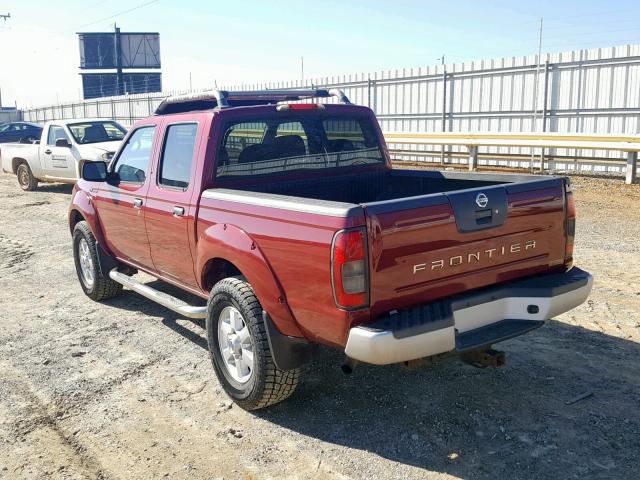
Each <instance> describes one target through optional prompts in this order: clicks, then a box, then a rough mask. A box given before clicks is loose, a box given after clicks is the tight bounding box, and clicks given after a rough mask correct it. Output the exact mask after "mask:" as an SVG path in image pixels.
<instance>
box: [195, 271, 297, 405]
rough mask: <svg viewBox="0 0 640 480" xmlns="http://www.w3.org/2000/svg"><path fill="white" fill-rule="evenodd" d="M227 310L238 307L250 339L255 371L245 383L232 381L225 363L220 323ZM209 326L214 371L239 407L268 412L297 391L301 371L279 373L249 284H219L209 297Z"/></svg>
mask: <svg viewBox="0 0 640 480" xmlns="http://www.w3.org/2000/svg"><path fill="white" fill-rule="evenodd" d="M226 307H235V308H236V309H237V310H238V311H239V312H240V314H241V315H242V317H243V318H242V320H243V321H244V324H245V325H246V327H247V328H248V330H249V334H250V337H251V344H252V345H251V346H252V348H253V369H252V371H251V374H250V378H249V380H248V381H246V382H245V383H240V382H238V381H237V380H236V379H234V378H233V376H232V374H231V372H230V371H229V369H228V368H227V366H226V364H225V362H224V360H223V359H222V352H221V350H220V345H219V339H218V323H219V322H220V321H221V320H220V316H221V313H222V311H223V310H224V309H225V308H226ZM206 323H207V340H208V342H209V353H210V355H211V361H212V363H213V368H214V370H215V372H216V375H217V376H218V380H219V381H220V383H221V384H222V387H223V388H224V390H225V392H227V394H228V395H229V396H230V397H231V398H232V399H233V400H234V401H235V402H236V403H237V404H238V405H239V406H240V407H242V408H244V409H245V410H258V409H261V408H265V407H268V406H270V405H274V404H276V403H279V402H281V401H283V400H285V399H286V398H288V397H289V396H290V395H291V394H292V393H293V392H294V391H295V389H296V387H297V386H298V381H299V379H300V369H295V370H280V369H279V368H277V367H276V365H275V363H274V361H273V357H272V355H271V349H270V348H269V341H268V339H267V332H266V330H265V326H264V323H263V321H262V306H261V305H260V302H259V301H258V299H257V297H256V296H255V294H254V292H253V288H251V285H250V284H248V283H247V282H245V281H243V280H239V279H237V278H225V279H224V280H221V281H219V282H218V283H216V285H215V286H214V287H213V289H212V290H211V293H210V294H209V301H208V303H207V322H206Z"/></svg>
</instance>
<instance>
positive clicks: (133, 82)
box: [80, 73, 162, 99]
mask: <svg viewBox="0 0 640 480" xmlns="http://www.w3.org/2000/svg"><path fill="white" fill-rule="evenodd" d="M80 75H82V90H83V95H84V98H85V99H89V98H100V97H111V96H115V95H120V94H122V93H150V92H161V91H162V76H161V75H162V74H160V73H123V74H122V77H123V85H122V87H121V88H120V89H119V88H118V75H117V74H116V73H81V74H80Z"/></svg>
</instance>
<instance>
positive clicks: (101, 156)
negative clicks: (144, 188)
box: [0, 119, 127, 191]
mask: <svg viewBox="0 0 640 480" xmlns="http://www.w3.org/2000/svg"><path fill="white" fill-rule="evenodd" d="M126 132H127V131H126V129H125V128H124V127H123V126H122V125H120V124H119V123H117V122H115V121H113V120H105V119H79V120H60V121H50V122H47V123H46V124H45V125H44V128H43V129H42V137H41V139H40V141H39V142H35V143H33V144H15V143H11V144H10V143H5V144H0V162H1V165H2V171H3V172H7V173H13V174H15V175H16V176H17V177H18V183H19V184H20V187H21V188H22V189H23V190H29V191H31V190H35V189H36V188H37V187H38V182H61V183H75V182H76V180H77V179H78V178H79V176H80V171H81V166H82V163H84V162H86V161H92V162H94V161H104V162H109V161H110V160H111V157H113V154H114V153H115V151H116V150H117V149H118V146H119V145H120V142H121V141H122V139H123V138H124V136H125V134H126Z"/></svg>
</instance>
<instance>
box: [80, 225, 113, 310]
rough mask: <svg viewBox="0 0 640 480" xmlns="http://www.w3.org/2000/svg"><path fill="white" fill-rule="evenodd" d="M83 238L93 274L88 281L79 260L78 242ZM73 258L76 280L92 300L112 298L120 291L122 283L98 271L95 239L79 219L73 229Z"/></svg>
mask: <svg viewBox="0 0 640 480" xmlns="http://www.w3.org/2000/svg"><path fill="white" fill-rule="evenodd" d="M83 240H84V242H86V246H87V247H88V254H89V257H90V259H91V262H90V265H89V267H90V269H91V271H92V275H93V281H92V282H89V281H88V280H87V279H86V278H85V276H84V274H83V272H82V267H81V260H80V244H81V242H82V241H83ZM73 259H74V261H75V264H76V273H77V274H78V280H79V281H80V286H81V287H82V290H83V291H84V293H85V294H86V295H87V296H88V297H89V298H91V299H92V300H96V301H98V302H99V301H101V300H106V299H108V298H113V297H115V296H116V295H118V294H119V293H120V292H121V291H122V285H121V284H119V283H118V282H114V281H113V280H111V279H110V278H109V277H105V276H103V275H102V272H101V271H100V266H99V265H100V263H99V261H98V247H97V245H96V239H95V237H94V236H93V233H91V229H90V228H89V225H88V224H87V222H85V221H84V220H83V221H80V222H78V223H77V224H76V226H75V228H74V229H73Z"/></svg>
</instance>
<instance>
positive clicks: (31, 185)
mask: <svg viewBox="0 0 640 480" xmlns="http://www.w3.org/2000/svg"><path fill="white" fill-rule="evenodd" d="M16 176H17V177H18V185H20V188H21V189H22V190H24V191H25V192H33V191H34V190H35V189H36V188H38V179H37V178H36V177H34V176H33V173H31V169H30V168H29V165H27V164H26V163H24V162H23V163H21V164H20V165H18V168H17V170H16Z"/></svg>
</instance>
